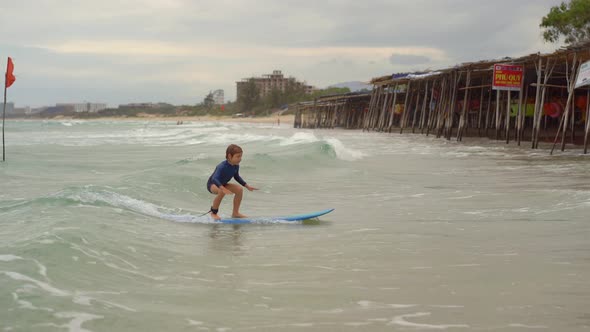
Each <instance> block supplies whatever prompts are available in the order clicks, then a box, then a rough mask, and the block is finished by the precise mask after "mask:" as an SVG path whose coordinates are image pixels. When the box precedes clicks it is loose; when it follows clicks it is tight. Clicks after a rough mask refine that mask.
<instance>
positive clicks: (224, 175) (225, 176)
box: [207, 160, 246, 193]
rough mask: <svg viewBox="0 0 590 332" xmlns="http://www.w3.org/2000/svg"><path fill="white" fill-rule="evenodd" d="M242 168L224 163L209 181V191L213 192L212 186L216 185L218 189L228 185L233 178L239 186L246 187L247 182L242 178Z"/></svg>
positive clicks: (217, 168)
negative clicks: (240, 171)
mask: <svg viewBox="0 0 590 332" xmlns="http://www.w3.org/2000/svg"><path fill="white" fill-rule="evenodd" d="M239 170H240V166H239V165H232V164H230V163H229V162H228V161H227V160H224V161H222V162H221V163H220V164H219V165H217V167H215V171H214V172H213V174H211V176H210V177H209V180H207V190H208V191H209V192H210V193H212V192H211V185H212V184H215V185H216V186H217V187H218V188H219V187H221V186H223V185H225V184H227V183H228V182H229V180H231V178H234V179H236V181H238V183H239V184H241V185H242V186H245V185H246V181H244V179H242V177H240V173H239Z"/></svg>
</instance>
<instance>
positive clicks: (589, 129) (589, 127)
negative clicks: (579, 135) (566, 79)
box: [584, 90, 590, 154]
mask: <svg viewBox="0 0 590 332" xmlns="http://www.w3.org/2000/svg"><path fill="white" fill-rule="evenodd" d="M588 133H590V90H588V91H587V92H586V128H584V154H586V153H588Z"/></svg>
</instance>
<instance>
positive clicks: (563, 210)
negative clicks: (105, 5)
mask: <svg viewBox="0 0 590 332" xmlns="http://www.w3.org/2000/svg"><path fill="white" fill-rule="evenodd" d="M5 130H6V157H7V161H6V162H5V163H2V164H0V188H1V189H0V308H1V310H0V331H220V332H221V331H390V330H391V331H428V330H448V331H528V330H533V331H537V330H546V331H583V330H588V329H590V309H589V308H590V283H589V282H588V280H589V279H590V240H589V239H590V217H589V212H590V177H589V175H590V158H589V157H588V156H584V155H582V154H581V153H580V151H579V150H577V151H567V152H566V153H561V152H559V153H557V154H556V155H555V156H550V155H549V153H548V151H547V150H546V149H540V150H530V149H529V148H528V145H527V144H525V146H523V147H517V146H515V145H514V144H510V145H506V144H503V143H502V142H494V141H488V140H480V139H473V138H466V139H465V140H464V141H463V142H460V143H458V142H456V141H447V140H444V139H437V138H435V137H432V136H428V137H427V136H424V135H419V134H404V135H398V134H384V133H374V132H371V133H367V132H362V131H357V130H354V131H347V130H339V129H336V130H299V129H293V128H291V127H290V125H289V124H283V125H282V126H280V127H279V126H276V125H272V124H248V123H223V122H197V121H193V122H191V121H185V122H184V124H183V125H176V123H175V122H172V121H160V122H158V121H69V120H64V121H8V122H7V123H6V127H5ZM230 143H234V144H238V145H240V146H241V147H242V148H243V150H244V156H243V160H242V163H241V166H240V173H241V176H242V177H243V178H244V179H245V180H246V181H247V182H248V183H249V184H251V185H252V186H254V187H257V188H259V189H260V190H258V191H254V192H248V191H246V192H245V194H244V201H243V203H242V209H241V212H242V213H244V214H246V215H249V216H273V215H288V214H298V213H305V212H312V211H317V210H323V209H327V208H335V209H336V210H335V211H334V212H332V213H331V214H328V215H326V216H323V217H321V218H320V220H316V221H310V222H298V223H283V222H280V221H276V222H265V223H261V224H252V225H241V226H232V225H219V224H215V223H213V222H212V220H211V219H210V217H209V216H207V215H202V214H203V213H205V212H207V211H208V209H209V207H210V205H211V202H212V199H213V196H212V195H211V194H210V193H209V192H207V190H206V188H205V185H206V182H207V178H208V177H209V176H210V175H211V172H212V171H213V169H214V168H215V166H216V165H217V164H218V163H219V162H221V161H222V160H224V154H225V149H226V147H227V145H228V144H230ZM545 148H546V147H545ZM232 199H233V197H229V196H228V197H226V198H225V199H224V201H223V203H222V205H221V209H220V213H221V214H222V216H229V215H230V214H231V204H232Z"/></svg>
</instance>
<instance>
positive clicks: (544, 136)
mask: <svg viewBox="0 0 590 332" xmlns="http://www.w3.org/2000/svg"><path fill="white" fill-rule="evenodd" d="M589 50H590V41H583V42H579V43H576V44H573V45H570V46H568V47H563V48H561V49H559V50H556V51H555V52H553V53H550V54H541V53H536V54H529V55H525V56H521V57H516V58H509V57H504V58H501V59H492V60H481V61H477V62H467V63H462V64H459V65H455V66H453V67H450V68H443V69H440V70H436V71H432V70H426V71H423V72H413V73H390V74H387V75H385V76H381V77H376V78H373V79H372V80H371V84H373V89H372V90H371V92H369V93H365V94H358V95H357V94H344V95H336V96H322V97H318V98H316V99H315V100H313V101H311V102H307V103H299V104H297V105H293V108H295V109H296V115H295V123H294V126H295V127H303V128H334V127H344V128H351V129H352V128H359V129H363V130H366V131H369V130H375V131H381V132H392V131H398V132H399V133H400V134H402V133H404V132H412V133H416V132H419V133H422V134H425V135H435V136H436V137H444V138H445V139H447V140H451V139H455V140H457V141H461V140H463V137H467V136H477V137H488V138H491V139H495V140H502V141H505V142H506V144H509V143H510V142H516V144H518V145H521V144H523V145H524V143H523V142H527V141H528V144H526V145H528V146H530V147H531V148H533V149H538V148H539V146H540V143H541V144H544V145H546V146H547V145H548V146H549V147H551V152H553V151H554V150H555V148H557V147H558V145H559V148H560V149H561V150H562V151H563V150H564V149H565V146H566V144H571V145H578V146H583V149H584V153H587V152H588V148H589V147H590V52H588V51H589Z"/></svg>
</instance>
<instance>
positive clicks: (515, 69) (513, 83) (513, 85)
mask: <svg viewBox="0 0 590 332" xmlns="http://www.w3.org/2000/svg"><path fill="white" fill-rule="evenodd" d="M523 73H524V67H523V66H522V65H494V81H493V84H492V89H494V90H509V91H518V90H520V87H521V86H522V74H523Z"/></svg>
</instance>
